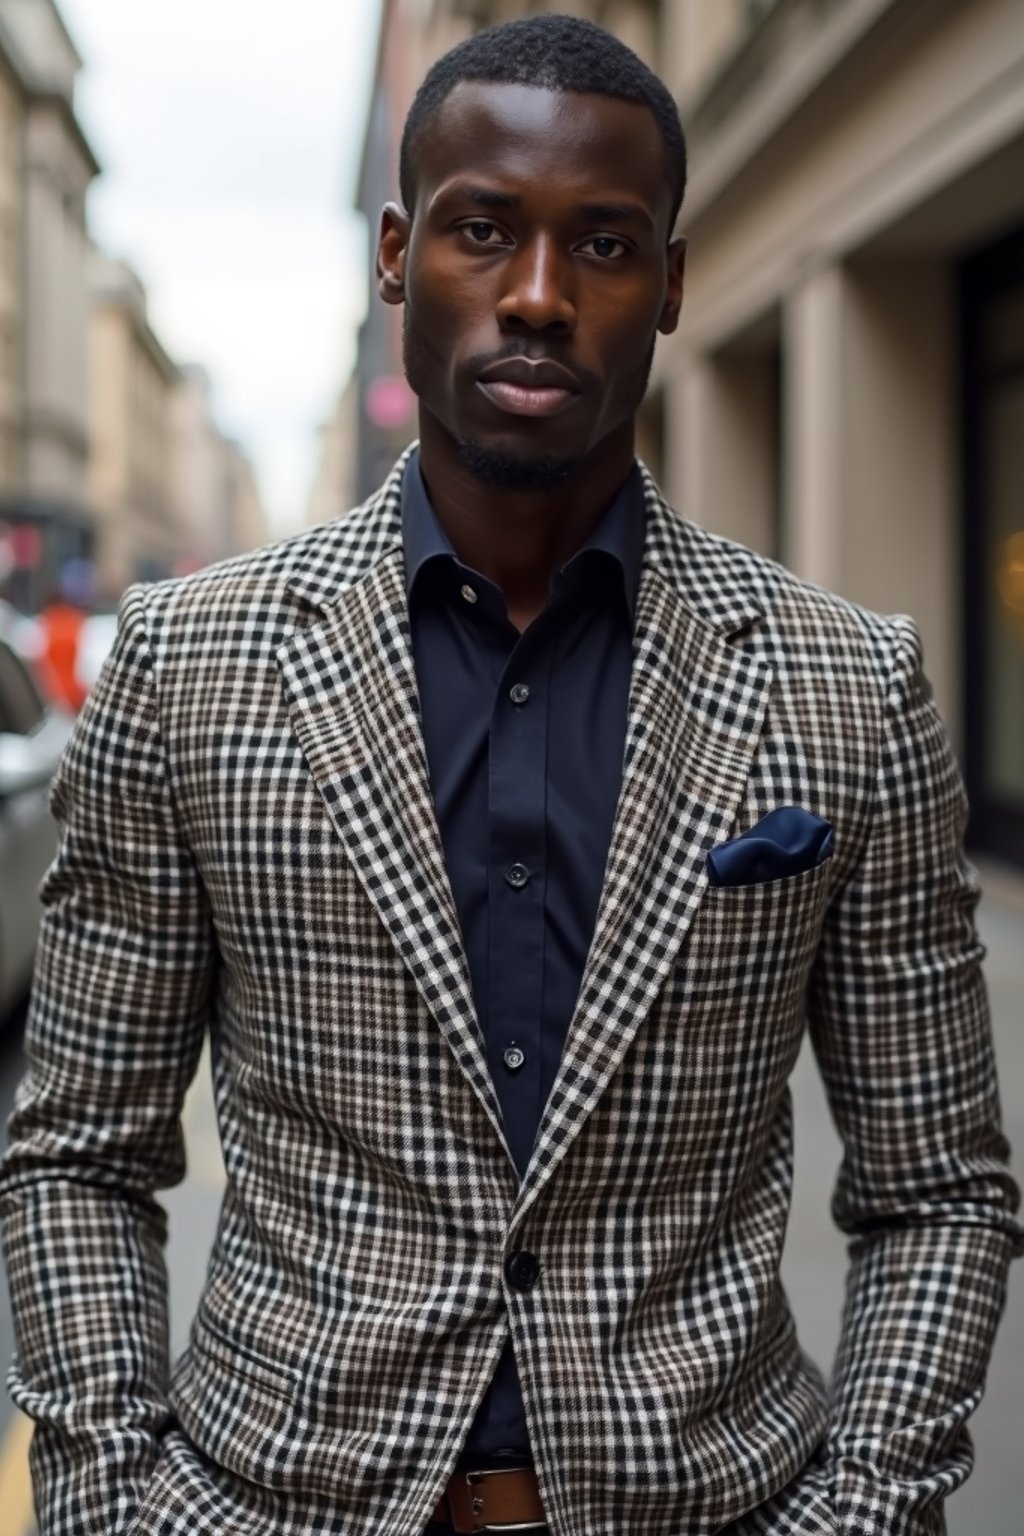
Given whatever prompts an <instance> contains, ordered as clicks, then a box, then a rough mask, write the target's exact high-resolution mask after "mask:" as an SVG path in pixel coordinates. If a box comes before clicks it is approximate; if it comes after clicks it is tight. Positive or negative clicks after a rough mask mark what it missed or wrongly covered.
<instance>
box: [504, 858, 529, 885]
mask: <svg viewBox="0 0 1024 1536" xmlns="http://www.w3.org/2000/svg"><path fill="white" fill-rule="evenodd" d="M529 878H530V871H529V870H528V869H527V867H526V865H525V864H510V865H509V867H508V869H506V871H505V882H506V884H508V885H510V886H511V887H512V889H513V890H514V891H521V890H522V888H523V886H524V885H525V884H526V882H527V880H529Z"/></svg>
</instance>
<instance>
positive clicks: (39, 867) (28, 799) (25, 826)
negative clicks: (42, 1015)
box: [0, 613, 74, 1020]
mask: <svg viewBox="0 0 1024 1536" xmlns="http://www.w3.org/2000/svg"><path fill="white" fill-rule="evenodd" d="M73 723H74V716H73V715H72V714H71V713H70V712H69V711H66V710H63V709H61V708H59V707H57V706H48V705H47V704H46V703H45V702H44V701H43V697H42V695H41V693H40V691H39V689H38V687H37V686H36V683H35V681H34V680H33V678H32V676H31V674H30V672H29V670H28V667H27V665H26V662H25V660H24V659H23V657H22V656H21V655H20V654H19V630H18V624H17V621H16V620H13V619H11V617H10V616H9V613H7V614H5V613H0V1020H2V1019H4V1018H6V1016H7V1014H8V1013H9V1012H10V1011H11V1009H12V1007H13V1006H14V1004H15V1003H17V1002H18V1001H19V1000H20V998H21V996H22V994H23V993H24V992H25V990H26V988H27V987H28V983H29V980H30V977H31V974H32V957H33V954H34V953H35V945H36V933H37V931H38V928H39V916H40V905H39V894H38V891H39V882H40V880H41V879H42V877H43V873H44V871H45V870H46V867H47V865H48V864H49V863H50V861H51V859H52V858H53V856H54V853H55V852H56V849H57V828H56V825H55V823H54V821H53V818H52V817H51V815H50V813H49V810H48V808H47V790H48V788H49V783H50V780H51V778H52V777H53V773H54V769H55V768H56V766H57V761H58V759H59V757H60V754H61V752H62V751H63V750H64V745H65V743H66V741H67V739H68V736H69V734H70V732H71V727H72V725H73Z"/></svg>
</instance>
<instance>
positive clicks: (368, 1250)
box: [0, 465, 1021, 1536]
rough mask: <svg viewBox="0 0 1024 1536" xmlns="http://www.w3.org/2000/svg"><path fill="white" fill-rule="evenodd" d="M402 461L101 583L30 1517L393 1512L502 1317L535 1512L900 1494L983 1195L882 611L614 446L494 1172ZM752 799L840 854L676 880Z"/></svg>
mask: <svg viewBox="0 0 1024 1536" xmlns="http://www.w3.org/2000/svg"><path fill="white" fill-rule="evenodd" d="M401 469H402V466H401V465H399V466H398V467H397V469H396V470H395V471H394V472H393V474H392V475H391V477H390V478H389V480H388V481H387V483H386V484H385V486H384V487H383V489H382V491H381V492H380V493H379V494H378V495H377V496H375V497H374V498H373V499H372V500H371V501H370V502H369V503H367V505H366V506H364V507H363V508H361V509H359V510H357V511H356V512H354V513H352V514H351V515H350V516H348V517H346V518H344V519H342V520H339V521H338V522H336V523H333V524H331V525H329V526H328V527H326V528H317V529H314V530H312V531H309V532H306V533H304V534H302V535H300V536H298V537H297V538H294V539H291V540H289V541H286V542H284V543H281V544H278V545H276V546H274V547H271V548H268V549H265V550H262V551H260V552H259V553H257V554H255V555H251V556H245V557H243V558H240V559H237V560H234V561H230V562H228V563H226V564H223V565H220V566H218V567H215V568H213V569H211V570H208V571H204V572H202V573H200V574H199V575H197V576H195V577H190V578H188V579H186V580H184V581H178V582H171V583H167V584H164V585H160V586H156V587H153V588H149V589H144V588H134V589H132V590H131V591H130V592H129V593H128V594H127V595H126V597H125V599H124V603H123V607H122V613H121V623H120V629H119V636H118V641H117V645H116V649H115V652H114V654H113V657H112V659H111V660H110V662H109V663H108V665H107V667H106V669H105V671H104V673H103V676H102V679H101V681H100V683H99V685H98V687H97V688H96V690H95V692H94V693H93V695H92V697H91V698H90V700H89V702H88V704H87V706H86V708H85V710H84V712H83V714H82V716H81V718H80V721H79V723H78V726H77V729H76V731H75V733H74V736H73V739H72V741H71V744H70V746H69V748H68V751H67V753H66V754H65V757H64V759H63V762H62V764H61V767H60V770H59V773H58V775H57V778H56V782H55V785H54V789H53V808H54V811H55V814H56V815H57V817H58V819H59V821H60V824H61V828H62V841H61V847H60V852H59V856H58V858H57V860H56V862H55V863H54V865H53V866H52V868H51V870H50V871H49V874H48V876H47V878H46V881H45V884H44V903H45V921H44V927H43V934H42V940H41V944H40V949H39V955H38V963H37V969H36V977H35V986H34V993H33V1001H32V1009H31V1015H30V1020H29V1029H28V1045H27V1049H28V1062H29V1067H28V1074H27V1076H26V1079H25V1081H24V1083H23V1084H22V1086H21V1089H20V1092H19V1094H18V1099H17V1106H16V1110H15V1113H14V1116H13V1119H12V1122H11V1136H10V1150H9V1152H8V1154H7V1157H6V1161H5V1163H4V1165H3V1170H2V1184H0V1210H2V1223H3V1240H4V1245H5V1252H6V1260H7V1266H8V1274H9V1278H10V1284H11V1290H12V1296H13V1304H14V1316H15V1324H16V1334H17V1353H16V1358H15V1362H14V1365H13V1369H12V1373H11V1377H10V1382H11V1387H12V1390H13V1394H14V1397H15V1400H16V1401H17V1403H18V1404H19V1406H20V1407H21V1408H22V1409H24V1411H25V1412H26V1413H28V1414H30V1415H31V1416H32V1417H33V1418H34V1420H35V1421H36V1433H35V1438H34V1441H33V1449H32V1463H33V1471H34V1476H35V1484H36V1490H37V1500H38V1510H39V1520H40V1528H41V1531H42V1533H43V1536H186V1533H188V1536H192V1533H194V1532H197V1531H210V1532H214V1531H215V1532H217V1533H219V1536H380V1533H382V1532H386V1533H387V1536H420V1533H421V1532H422V1530H423V1528H424V1527H425V1525H426V1524H427V1521H428V1519H429V1516H430V1512H431V1510H432V1508H433V1506H434V1502H435V1500H436V1499H437V1496H438V1494H439V1492H440V1490H441V1489H442V1487H443V1486H444V1484H445V1482H446V1480H447V1479H448V1477H449V1475H450V1473H451V1472H452V1470H453V1467H454V1463H455V1459H456V1457H457V1455H458V1452H459V1451H460V1449H461V1447H462V1444H463V1441H464V1437H465V1434H466V1432H467V1430H468V1428H469V1425H470V1423H471V1421H472V1419H473V1415H474V1412H475V1409H476V1406H477V1404H478V1403H479V1401H480V1399H481V1396H482V1394H483V1392H484V1390H485V1388H486V1385H487V1383H488V1381H489V1379H490V1377H491V1373H492V1372H493V1370H494V1366H495V1363H496V1361H497V1359H498V1356H499V1354H500V1351H501V1349H502V1345H503V1343H504V1341H505V1339H506V1337H507V1336H508V1335H509V1333H510V1332H511V1335H512V1338H513V1341H514V1347H515V1352H516V1358H517V1362H518V1367H519V1373H520V1377H521V1381H522V1387H523V1393H524V1399H525V1404H526V1412H527V1418H528V1424H529V1431H530V1437H531V1441H532V1446H533V1451H534V1455H535V1459H536V1465H537V1471H538V1477H539V1481H540V1489H541V1495H542V1499H543V1503H544V1507H545V1511H546V1513H547V1515H548V1518H549V1521H550V1525H551V1530H552V1532H553V1536H681V1533H683V1532H686V1533H692V1536H710V1533H711V1532H717V1531H719V1530H721V1529H722V1528H723V1527H727V1528H728V1529H729V1530H730V1531H731V1532H732V1533H734V1536H795V1533H797V1532H802V1533H812V1536H813V1533H819V1536H827V1533H835V1532H839V1531H842V1532H858V1533H860V1532H865V1531H870V1532H872V1533H876V1532H877V1533H879V1536H881V1533H883V1532H884V1533H886V1536H911V1533H913V1536H928V1533H935V1532H939V1531H941V1529H942V1516H941V1503H942V1500H943V1498H944V1496H945V1495H946V1494H948V1493H949V1492H951V1491H952V1490H953V1489H954V1488H955V1487H956V1486H957V1485H958V1484H959V1483H960V1482H961V1480H962V1479H963V1478H964V1476H965V1475H966V1473H967V1471H968V1468H969V1464H970V1449H969V1441H968V1438H967V1434H966V1431H965V1429H964V1424H965V1421H966V1419H967V1417H968V1415H969V1414H970V1412H971V1410H972V1409H973V1407H974V1406H975V1404H976V1403H977V1401H978V1397H979V1395H980V1392H981V1387H982V1381H983V1378H984V1374H985V1365H986V1360H987V1358H988V1354H989V1350H990V1347H991V1344H992V1337H993V1331H994V1329H995V1326H996V1322H997V1319H998V1317H999V1313H1000V1308H1001V1305H1002V1302H1003V1292H1004V1277H1005V1269H1006V1263H1007V1260H1008V1258H1009V1257H1010V1254H1011V1251H1012V1250H1013V1249H1014V1248H1015V1247H1019V1246H1020V1244H1021V1233H1020V1228H1019V1227H1018V1226H1017V1225H1016V1223H1015V1221H1014V1219H1013V1212H1014V1209H1015V1202H1016V1193H1015V1190H1014V1187H1013V1185H1012V1183H1011V1182H1010V1180H1009V1176H1008V1174H1007V1171H1006V1147H1005V1144H1004V1142H1003V1139H1002V1136H1001V1135H1000V1132H999V1128H998V1109H997V1102H996V1089H995V1080H994V1072H993V1062H992V1053H991V1045H990V1039H989V1027H988V1020H987V1016H986V1004H985V995H984V991H983V986H982V981H981V978H980V973H979V960H980V953H981V952H980V948H979V945H978V942H977V940H976V938H975V936H974V931H973V927H972V911H973V908H974V905H975V900H976V896H977V890H976V886H975V882H974V877H973V874H972V872H971V870H970V869H969V867H968V866H967V865H966V864H965V863H964V861H963V858H962V855H961V852H960V846H959V839H960V832H961V828H962V822H963V810H964V806H963V797H962V792H961V788H960V784H959V781H958V778H957V775H956V771H955V768H954V765H953V762H952V759H951V756H950V752H949V748H948V745H947V743H946V739H945V736H944V734H943V731H942V728H941V726H940V723H939V720H938V718H937V716H936V713H935V710H934V707H933V705H932V703H931V701H930V698H929V696H928V692H927V689H926V687H925V685H924V683H923V682H922V679H921V673H920V658H919V652H918V644H917V640H916V637H915V634H914V631H913V628H912V626H911V624H910V622H909V621H908V620H906V619H902V618H897V619H893V620H886V619H880V618H878V617H875V616H873V615H871V614H868V613H865V612H862V611H861V610H859V609H857V608H855V607H852V606H851V605H849V604H846V603H844V602H841V601H839V600H838V599H836V598H833V597H831V596H829V595H827V594H825V593H823V592H820V591H817V590H815V589H812V588H810V587H808V586H805V585H803V584H801V583H799V582H798V581H796V580H795V579H794V578H793V577H792V576H790V575H788V574H787V573H786V572H784V571H783V570H781V569H780V568H778V567H777V566H775V565H772V564H770V563H768V562H765V561H763V560H761V559H758V558H757V557H755V556H754V555H752V554H750V553H748V552H747V551H744V550H742V549H738V548H736V547H734V546H731V545H728V544H725V543H723V542H721V541H719V540H717V539H714V538H712V537H710V536H709V535H707V534H705V533H703V532H701V531H700V530H698V529H697V528H695V527H693V526H691V525H689V524H687V523H685V522H683V521H681V520H680V519H678V518H677V517H676V516H675V515H674V514H673V513H672V512H671V511H670V509H669V508H668V507H667V506H666V505H665V504H664V503H663V502H662V500H661V498H660V496H659V495H658V492H657V490H656V489H655V487H654V485H653V483H651V482H650V481H649V480H648V481H647V482H646V506H647V529H646V547H645V556H644V566H643V572H642V576H641V582H640V591H639V599H638V610H637V618H636V630H635V642H634V668H633V678H632V689H631V695H630V704H629V717H628V728H627V739H626V748H625V758H624V771H623V783H622V791H621V797H620V801H619V805H618V809H617V815H616V821H615V828H614V832H613V836H612V843H611V848H610V852H609V857H608V864H607V870H606V878H605V886H604V892H603V896H602V901H601V906H600V912H599V915H598V920H597V927H596V931H595V934H594V938H593V943H592V947H591V950H590V954H589V957H588V960H587V965H586V970H585V974H584V977H583V981H582V985H581V989H580V994H579V999H578V1003H577V1007H576V1011H575V1015H574V1017H573V1020H572V1022H571V1025H570V1028H569V1032H568V1037H567V1040H566V1044H565V1050H564V1054H563V1058H562V1061H561V1065H560V1068H559V1073H558V1078H557V1081H556V1083H555V1086H554V1089H553V1091H552V1094H551V1097H550V1100H549V1102H548V1104H547V1107H546V1109H545V1112H544V1115H543V1119H542V1122H541V1125H540V1128H539V1131H538V1134H537V1139H536V1143H535V1146H534V1150H533V1156H532V1160H531V1163H530V1166H529V1169H528V1171H527V1173H526V1176H525V1178H524V1179H523V1181H522V1183H521V1184H520V1182H519V1180H518V1178H517V1176H516V1172H515V1168H514V1165H513V1162H512V1158H511V1156H510V1154H509V1151H508V1147H507V1144H506V1141H505V1136H504V1130H503V1126H502V1118H501V1112H500V1108H499V1105H498V1101H497V1098H496V1095H495V1091H494V1087H493V1084H492V1082H491V1080H490V1077H489V1074H488V1070H487V1065H486V1061H485V1057H484V1052H483V1047H482V1042H481V1038H480V1033H479V1030H478V1028H477V1024H476V1019H475V1016H474V1010H473V1000H472V996H471V991H470V985H469V978H468V972H467V966H466V959H465V955H464V953H463V949H462V944H461V940H460V935H459V929H458V922H457V919H456V915H455V909H454V906H453V902H452V896H451V891H450V888H449V885H448V881H447V878H446V874H445V869H444V864H443V859H442V852H441V845H440V840H439V837H438V831H437V826H436V822H435V818H434V815H433V809H432V805H431V799H430V790H429V784H428V779H427V771H426V764H425V759H424V752H423V744H422V738H421V732H420V726H419V718H418V705H417V696H416V686H415V675H414V670H413V663H412V656H411V652H410V644H409V625H408V615H407V611H406V604H405V589H404V582H403V571H402V551H401V536H400V527H399V498H400V483H401ZM780 805H800V806H804V807H806V808H807V809H808V810H811V811H813V812H815V813H816V814H817V815H819V816H822V817H825V818H827V819H828V820H829V821H830V822H831V823H832V826H833V828H834V830H835V853H834V856H833V857H832V859H831V860H829V861H828V862H827V863H825V864H822V865H820V866H819V867H817V868H815V869H811V870H808V871H807V872H805V873H803V874H799V875H796V876H794V877H792V878H789V879H782V880H778V881H774V882H771V883H767V884H758V885H749V886H738V887H731V888H730V887H714V888H710V887H709V886H708V881H707V874H706V868H705V859H706V855H707V852H708V850H709V849H710V848H711V847H712V846H714V845H715V844H716V843H719V842H721V841H723V840H725V839H727V838H730V837H733V836H735V835H737V834H738V833H739V832H741V831H743V830H745V829H746V828H749V827H751V826H752V825H753V824H754V823H755V822H757V821H758V820H759V819H760V818H761V817H762V816H764V815H765V814H766V813H767V812H768V811H770V810H772V809H773V808H775V807H777V806H780ZM808 1023H809V1027H810V1030H811V1034H812V1038H813V1041H814V1045H815V1048H816V1051H817V1055H818V1059H819V1061H820V1064H821V1069H822V1072H823V1074H824V1078H825V1082H826V1085H827V1088H828V1092H829V1095H830V1098H831V1103H832V1108H833V1111H834V1114H835V1118H836V1121H837V1123H838V1126H839V1128H840V1130H841V1132H842V1136H843V1140H844V1143H845V1160H844V1163H843V1168H842V1172H841V1175H840V1178H839V1184H838V1189H837V1194H836V1200H835V1215H836V1218H837V1220H838V1221H839V1223H840V1225H841V1226H842V1227H843V1229H844V1230H845V1231H847V1232H848V1233H849V1234H850V1235H851V1238H852V1247H851V1268H850V1276H849V1284H848V1289H847V1298H846V1310H845V1318H844V1325H843V1334H842V1342H841V1345H840V1350H839V1357H838V1360H837V1362H836V1373H835V1382H834V1387H833V1389H832V1392H831V1395H829V1394H828V1393H827V1392H826V1389H825V1387H824V1384H823V1382H822V1379H821V1377H820V1376H819V1374H818V1372H817V1370H816V1369H815V1367H814V1366H813V1365H812V1364H811V1363H810V1362H809V1360H808V1359H807V1358H806V1357H805V1356H804V1355H803V1354H802V1352H801V1350H800V1348H799V1345H798V1343H797V1339H796V1333H795V1329H794V1324H793V1319H792V1317H791V1315H790V1312H789V1308H788V1306H787V1303H786V1297H785V1295H784V1294H783V1291H782V1288H781V1286H780V1283H779V1257H780V1253H781V1249H782V1243H783V1235H784V1230H785V1225H786V1215H787V1208H788V1201H789V1193H790V1174H791V1147H792V1128H791V1118H790V1099H789V1093H788V1090H787V1079H788V1078H789V1074H790V1071H791V1069H792V1067H793V1063H794V1061H795V1059H796V1056H797V1052H798V1050H799V1047H800V1042H801V1038H802V1035H803V1033H804V1029H805V1025H806V1024H808ZM206 1033H208V1034H209V1037H210V1040H211V1044H212V1052H213V1059H214V1072H215V1091H216V1100H217V1112H218V1116H219V1124H220V1133H221V1138H222V1143H223V1149H224V1160H225V1165H226V1170H227V1190H226V1194H225V1197H224V1202H223V1209H222V1212H221V1219H220V1226H219V1231H218V1234H217V1238H216V1243H215V1247H214V1250H213V1253H212V1256H211V1259H210V1264H209V1271H208V1275H207V1278H206V1284H205V1288H204V1291H203V1295H202V1300H201V1303H200V1306H199V1309H198V1313H197V1316H196V1318H195V1321H194V1324H193V1327H192V1332H191V1339H190V1343H189V1346H188V1348H187V1350H186V1352H185V1353H184V1355H183V1356H182V1357H181V1358H180V1359H178V1360H177V1361H175V1362H174V1363H173V1365H172V1364H171V1363H170V1362H169V1361H168V1346H167V1318H166V1284H165V1274H164V1268H163V1262H162V1256H161V1244H162V1240H163V1236H164V1221H163V1217H162V1214H161V1211H160V1207H159V1206H158V1205H157V1204H156V1203H155V1202H154V1196H153V1192H154V1190H155V1189H158V1188H161V1187H164V1186H167V1185H169V1184H172V1183H173V1182H174V1181H175V1180H177V1179H178V1178H179V1177H180V1176H181V1174H182V1170H183V1149H182V1140H181V1133H180V1126H179V1118H180V1110H181V1104H182V1096H183V1094H184V1092H185V1089H186V1086H187V1084H188V1082H189V1080H190V1079H191V1077H192V1075H193V1073H194V1071H195V1068H196V1062H197V1058H198V1055H199V1051H200V1047H201V1043H202V1040H203V1037H204V1034H206ZM517 1249H525V1250H528V1251H530V1252H531V1253H533V1254H534V1255H536V1257H537V1259H538V1260H539V1264H540V1276H539V1279H538V1281H537V1283H536V1285H534V1286H533V1287H532V1289H530V1290H529V1291H528V1292H524V1291H522V1290H517V1289H514V1288H513V1287H512V1286H511V1285H510V1283H509V1281H508V1280H507V1278H506V1275H505V1271H504V1266H503V1261H504V1258H505V1256H506V1255H507V1254H508V1253H509V1252H510V1251H513V1250H517Z"/></svg>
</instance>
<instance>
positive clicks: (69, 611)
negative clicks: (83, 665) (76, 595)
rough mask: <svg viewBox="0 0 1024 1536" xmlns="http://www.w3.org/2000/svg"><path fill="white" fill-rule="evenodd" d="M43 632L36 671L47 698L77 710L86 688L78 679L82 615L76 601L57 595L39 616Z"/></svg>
mask: <svg viewBox="0 0 1024 1536" xmlns="http://www.w3.org/2000/svg"><path fill="white" fill-rule="evenodd" d="M39 623H40V625H41V626H42V630H43V635H44V645H43V652H42V655H41V656H40V658H39V673H40V676H41V678H42V683H43V687H44V688H45V690H46V693H47V695H48V697H49V698H51V699H53V700H54V701H55V702H56V703H60V704H66V705H67V706H68V708H69V709H73V710H75V711H76V712H77V711H78V710H79V709H81V707H82V705H83V703H84V702H85V694H86V690H85V689H84V688H83V686H82V684H81V683H80V682H79V680H78V670H77V664H78V647H79V642H80V640H81V635H82V626H83V624H84V623H85V614H84V612H83V611H82V609H81V608H80V607H78V605H77V604H76V603H73V602H70V601H69V600H68V599H67V598H66V597H65V596H64V595H63V594H60V595H58V596H57V597H55V598H54V599H53V601H52V602H50V603H48V604H47V606H46V607H45V608H44V609H43V611H42V612H41V613H40V615H39Z"/></svg>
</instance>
